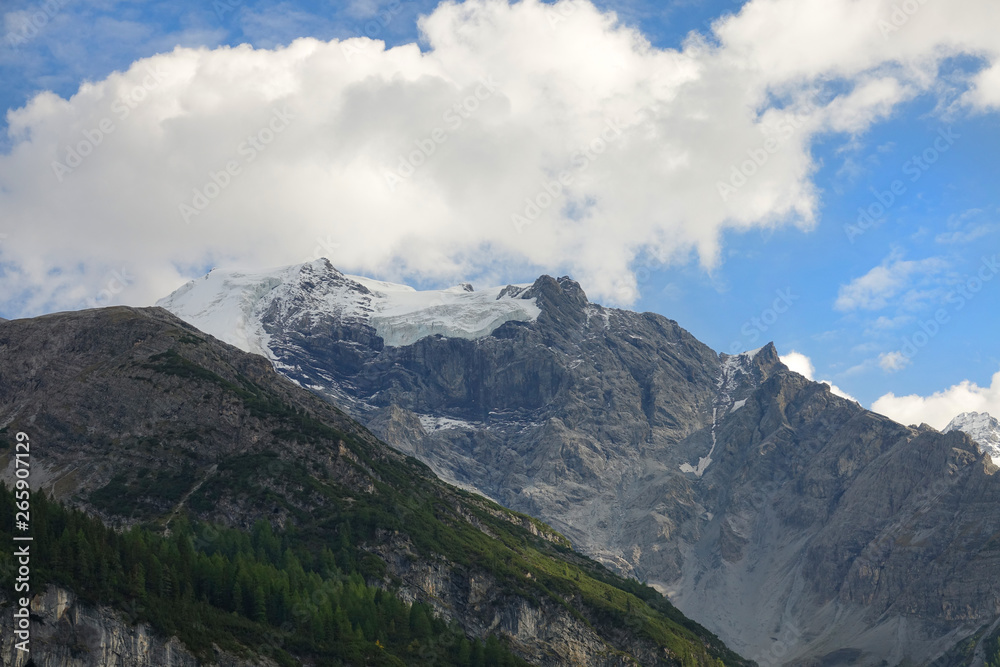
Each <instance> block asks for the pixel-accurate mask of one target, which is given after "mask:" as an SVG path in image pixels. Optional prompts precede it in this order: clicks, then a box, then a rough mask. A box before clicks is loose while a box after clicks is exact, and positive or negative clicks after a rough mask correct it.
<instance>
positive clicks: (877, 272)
mask: <svg viewBox="0 0 1000 667" xmlns="http://www.w3.org/2000/svg"><path fill="white" fill-rule="evenodd" d="M945 268H947V263H946V262H945V261H944V260H942V259H940V258H938V257H928V258H927V259H921V260H904V259H903V258H902V256H901V254H900V253H898V252H893V253H892V254H891V255H889V257H887V258H886V259H885V260H884V261H883V262H882V263H881V264H880V265H879V266H876V267H874V268H873V269H872V270H871V271H869V272H868V273H866V274H865V275H863V276H861V277H859V278H855V279H854V280H852V281H851V282H850V283H848V284H847V285H841V287H840V291H839V292H838V294H837V301H836V302H835V303H834V307H835V308H836V309H837V310H841V311H852V310H881V309H883V308H885V307H886V306H888V305H889V302H890V301H891V300H892V299H893V298H894V297H897V296H900V295H902V303H903V304H904V305H909V306H914V305H918V304H919V303H920V302H922V301H924V300H926V299H927V298H928V296H932V293H931V292H928V291H921V290H918V289H914V288H915V287H917V286H919V285H922V284H926V281H927V280H928V279H929V278H932V277H933V276H935V275H937V274H939V273H940V272H941V271H943V270H944V269H945Z"/></svg>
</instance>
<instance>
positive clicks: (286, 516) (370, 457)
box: [0, 308, 745, 667]
mask: <svg viewBox="0 0 1000 667" xmlns="http://www.w3.org/2000/svg"><path fill="white" fill-rule="evenodd" d="M0 358H2V359H3V363H2V364H0V429H8V430H9V431H10V432H16V431H18V430H24V431H29V432H30V435H31V443H32V444H31V477H30V482H31V485H32V488H33V489H39V488H42V489H44V490H45V491H46V492H47V493H50V494H53V495H55V496H56V497H57V498H58V499H60V500H63V501H65V502H67V503H70V504H72V505H74V506H76V507H78V508H81V509H84V510H86V511H88V512H90V513H92V514H95V515H97V516H100V517H101V518H102V519H103V520H104V521H105V522H106V523H108V524H111V525H117V526H124V525H131V524H134V523H137V522H139V521H144V522H149V524H151V525H157V526H164V527H165V528H166V527H169V526H168V524H169V521H170V519H171V518H172V517H174V516H177V515H178V514H179V513H181V512H184V513H186V514H188V515H189V516H191V517H193V518H196V519H199V520H203V521H211V522H213V523H217V524H222V525H226V526H231V527H238V528H243V529H248V528H249V527H251V526H252V525H253V524H254V522H255V521H257V520H258V519H261V518H264V519H267V520H269V521H270V522H271V523H272V525H275V526H286V525H289V524H291V525H298V526H300V527H301V526H302V525H303V524H307V526H306V529H308V530H320V529H321V528H323V526H324V525H325V524H326V522H328V521H329V520H330V517H331V516H335V512H336V509H337V507H342V506H348V505H350V506H355V504H357V505H358V506H364V507H375V508H376V509H377V508H378V506H377V505H375V504H374V502H375V501H373V500H370V499H372V498H380V497H387V498H392V499H394V500H392V507H393V509H394V511H395V512H397V513H398V514H399V515H400V517H401V525H400V526H399V527H398V528H395V529H393V530H387V529H382V528H380V529H379V530H380V531H382V533H383V534H381V535H379V536H377V537H378V539H375V540H372V541H370V542H369V541H362V542H359V544H358V546H359V548H362V549H365V550H367V551H368V552H369V553H370V554H375V555H376V556H377V557H378V559H380V560H382V561H383V562H384V564H385V566H386V575H385V578H384V579H379V580H377V581H376V583H379V584H380V585H384V586H386V587H387V588H390V589H392V590H396V587H397V586H398V591H399V593H400V595H401V597H404V599H407V600H421V601H422V602H425V603H427V604H429V605H432V606H433V607H434V608H435V610H436V611H437V612H438V613H439V614H440V615H441V616H442V617H444V618H447V619H454V620H455V621H457V622H458V623H459V624H460V626H461V627H462V628H463V630H464V632H465V633H466V634H468V635H469V636H473V637H482V638H485V637H486V636H487V635H489V634H496V635H498V636H499V637H501V638H503V640H504V641H506V642H507V643H508V644H509V645H510V646H511V648H512V649H513V650H514V651H516V652H517V653H518V654H519V655H521V656H522V657H524V658H525V659H527V660H529V661H530V662H531V663H532V664H538V665H551V666H554V667H555V666H563V665H574V666H576V665H586V666H588V667H619V666H625V665H636V664H644V665H665V666H666V665H677V664H681V659H682V657H683V658H686V659H691V656H695V658H696V659H697V660H698V663H697V664H716V663H715V660H714V657H713V656H720V655H721V656H724V657H726V660H727V664H731V665H741V664H745V663H744V662H743V661H742V660H740V659H739V658H738V657H737V656H734V655H732V654H731V653H730V652H729V651H727V650H725V647H722V646H721V643H720V642H719V641H718V639H717V638H715V637H713V636H711V635H710V634H709V633H707V632H706V631H705V630H704V629H703V628H700V627H698V626H697V625H696V624H694V623H691V622H690V621H688V620H687V619H685V618H683V617H682V616H681V615H680V614H679V613H677V612H676V610H675V609H672V608H670V607H669V605H668V604H666V602H665V601H662V600H659V601H658V602H657V604H661V605H662V607H657V610H656V611H654V610H653V609H652V608H648V609H647V608H645V607H643V609H645V611H644V612H642V613H644V614H647V615H649V617H652V618H656V619H659V621H660V622H661V623H662V625H660V626H651V627H660V628H669V631H664V632H665V634H663V635H662V636H661V637H660V638H657V637H652V638H651V637H650V635H649V634H648V633H646V632H645V626H644V625H643V621H642V620H638V621H637V618H638V615H637V614H636V615H629V614H617V615H615V614H612V613H611V611H613V608H610V607H607V606H606V605H605V602H610V601H611V600H612V597H606V596H604V595H601V593H600V592H598V593H594V591H601V590H602V586H603V585H604V584H607V580H612V579H614V577H613V576H612V575H611V573H610V572H608V571H607V570H605V569H604V568H601V567H599V566H597V565H596V564H595V563H593V562H590V561H586V560H585V559H583V558H582V557H581V556H580V555H579V554H577V553H575V552H572V551H571V550H569V549H568V542H567V541H566V539H565V538H564V537H562V536H560V535H558V534H557V533H555V532H554V531H552V529H551V528H549V527H547V526H544V525H542V524H541V523H540V522H537V521H535V520H533V519H530V518H528V517H526V516H523V515H516V514H514V513H512V512H510V511H509V510H506V509H503V508H501V507H500V506H498V505H496V504H494V503H490V502H488V501H486V500H484V499H483V498H481V497H479V496H474V495H472V494H467V493H463V492H460V491H459V490H457V489H453V488H451V487H449V486H447V485H444V484H442V483H441V482H440V481H439V480H438V479H437V478H435V477H434V476H433V474H432V473H431V472H430V471H429V470H428V469H427V468H426V466H424V465H422V464H420V463H419V462H417V461H415V460H413V459H411V458H408V457H405V456H403V455H402V454H401V453H400V452H399V451H397V450H395V449H393V448H391V447H389V446H386V445H385V444H384V443H382V442H379V441H378V440H377V439H376V438H375V436H373V435H372V434H371V433H370V432H369V431H368V430H366V429H365V428H363V427H362V426H361V425H359V424H358V423H357V422H355V421H354V420H352V419H350V418H349V417H348V416H347V415H345V414H344V413H343V412H341V411H340V410H339V409H337V408H335V407H334V406H332V405H330V404H329V403H328V402H326V401H323V400H321V399H320V398H318V397H316V396H315V395H313V394H310V393H309V392H307V391H304V390H303V389H301V388H299V387H296V386H294V385H293V384H292V383H291V382H289V381H288V380H287V379H286V378H283V377H281V376H280V375H279V374H277V373H276V372H275V371H274V369H273V368H272V367H271V364H270V363H269V362H268V361H267V360H265V359H264V358H262V357H259V356H255V355H249V354H246V353H244V352H241V351H239V350H237V349H236V348H234V347H231V346H229V345H225V344H222V343H220V342H219V341H216V340H213V339H211V338H210V337H209V336H206V335H204V334H202V333H201V332H198V331H196V330H195V329H193V328H192V327H190V326H188V325H186V324H185V323H184V322H182V321H181V320H179V319H177V318H176V317H174V316H172V315H170V314H169V313H168V312H166V311H164V310H162V309H158V308H152V309H133V308H109V309H96V310H89V311H82V312H78V313H62V314H56V315H49V316H45V317H41V318H35V319H31V320H19V321H16V322H9V323H6V324H4V325H2V326H0ZM518 372H523V373H530V372H531V371H530V369H525V370H522V371H518ZM508 381H509V380H508ZM446 384H447V383H445V382H444V381H441V382H440V385H439V386H441V387H444V386H445V385H446ZM439 391H440V392H441V393H442V394H445V393H446V392H445V390H444V389H440V390H439ZM509 400H510V401H512V402H513V401H516V400H518V399H517V397H515V396H513V394H511V395H510V396H509ZM531 400H537V399H531ZM392 410H397V412H395V413H394V412H393V411H392ZM382 414H383V416H384V417H386V419H387V424H389V425H390V426H391V428H395V429H398V430H399V431H400V432H401V433H402V432H406V431H408V430H412V429H422V428H424V427H423V425H422V424H421V421H420V419H419V418H416V417H415V416H414V415H413V413H412V412H407V411H404V410H402V409H395V408H386V409H385V410H384V411H382ZM307 415H308V419H307V418H306V416H307ZM295 424H311V425H312V426H311V428H312V429H313V431H307V430H305V427H301V428H300V430H295V428H294V427H295ZM321 426H322V429H321V428H320V427H321ZM317 429H318V430H317ZM316 433H320V434H321V435H315V434H316ZM310 434H312V435H310ZM7 440H9V438H5V441H4V443H0V444H3V445H6V444H7V442H6V441H7ZM599 472H600V471H599V469H598V467H597V466H595V467H594V469H593V471H592V472H591V473H590V474H591V475H593V476H594V478H597V477H598V476H599ZM116 476H122V480H121V482H120V484H119V488H120V489H123V490H122V491H120V492H119V495H118V496H116V497H113V498H108V497H107V496H106V495H105V496H102V495H100V494H95V493H94V492H95V491H97V490H100V489H103V488H106V487H107V485H109V482H111V480H113V479H115V477H116ZM151 478H152V479H161V478H162V479H168V480H172V481H173V483H171V484H170V485H169V489H167V490H164V489H160V490H156V491H154V490H152V489H150V488H149V487H150V486H151V485H150V484H148V483H145V482H141V481H139V480H142V479H146V480H148V479H151ZM14 479H15V461H14V458H13V450H12V448H10V447H7V446H5V447H0V481H3V482H5V483H6V484H8V485H10V484H11V482H12V481H13V480H14ZM554 483H555V482H553V484H554ZM397 493H398V494H399V495H395V494H397ZM431 498H433V501H431V500H430V499H431ZM369 502H371V503H373V504H372V505H371V506H369V505H366V504H365V503H369ZM386 502H389V501H386ZM420 503H426V507H428V508H431V507H432V508H433V512H432V513H431V514H432V516H433V517H434V519H433V523H432V525H431V527H430V528H427V529H426V530H425V532H424V533H423V539H424V540H425V543H424V544H423V545H422V546H420V547H416V546H415V544H416V543H417V541H418V537H416V535H417V534H416V533H415V532H414V533H410V532H408V529H409V530H414V531H415V530H416V529H414V528H412V526H409V525H407V523H406V519H405V517H407V516H411V517H412V516H414V515H415V510H414V509H413V506H415V507H416V508H417V509H418V510H419V509H421V507H422V506H421V504H420ZM421 511H423V510H421ZM427 512H431V510H430V509H428V510H427ZM373 514H374V511H373ZM429 520H430V519H421V521H429ZM498 524H499V525H500V526H501V528H498ZM510 526H513V527H512V528H510ZM460 529H461V530H463V531H467V532H465V533H459V532H458V531H459V530H460ZM438 531H440V532H441V534H442V536H443V537H442V545H444V546H439V547H435V546H427V544H426V540H427V535H428V534H433V535H434V537H435V538H436V537H437V536H438ZM452 531H454V532H452ZM505 531H506V532H505ZM470 533H471V534H474V535H475V538H476V539H479V540H483V539H485V538H483V535H485V536H486V538H490V539H493V540H495V541H494V542H493V543H492V546H487V547H484V549H485V554H486V555H487V556H488V555H489V554H490V553H492V552H491V551H490V549H496V550H497V552H498V553H500V552H503V553H506V552H504V551H503V550H504V549H513V551H510V553H511V554H513V555H512V556H511V558H512V560H509V561H507V560H505V561H504V563H508V562H509V563H515V562H517V563H519V562H521V561H519V560H517V559H518V558H521V556H520V555H517V554H520V553H521V551H518V550H521V549H523V550H525V551H523V553H524V554H525V555H524V558H525V560H524V563H526V564H527V563H529V562H530V565H526V566H525V567H524V568H523V569H524V571H522V567H521V566H518V568H517V570H516V571H511V570H509V568H506V566H504V567H501V565H499V564H497V563H487V562H481V561H485V560H486V558H475V559H473V558H472V556H470V555H468V554H469V553H478V552H465V551H461V552H459V551H457V547H454V549H456V550H455V551H447V549H452V548H453V547H452V546H451V545H454V544H456V543H458V542H459V541H460V535H464V536H465V537H464V538H462V539H471V538H469V534H470ZM500 533H503V534H502V535H500V536H499V537H498V535H499V534H500ZM316 534H317V535H321V536H324V539H329V538H330V536H331V533H328V532H318V533H316ZM500 539H502V540H504V542H503V546H501V542H500ZM508 542H509V544H510V545H512V546H508V545H507V544H508ZM535 542H538V543H539V544H541V545H542V546H541V547H534V546H532V547H531V549H533V551H531V552H530V554H529V552H528V551H527V549H529V543H530V544H531V545H534V543H535ZM519 545H520V546H519ZM449 554H451V555H449ZM455 554H458V555H457V556H456V555H455ZM529 556H530V560H529ZM498 563H499V561H498ZM569 566H572V567H574V568H576V569H575V570H573V571H574V572H576V578H575V580H570V578H569V577H570V574H569V573H570V571H571V570H569V569H567V568H568V567H569ZM536 568H537V569H536ZM529 569H530V570H534V571H535V573H534V574H533V573H532V571H528V570H529ZM589 573H595V574H593V575H591V574H589ZM590 576H593V577H602V579H600V581H598V580H597V579H596V578H594V579H591V578H588V577H590ZM504 577H506V579H504ZM511 577H514V578H515V579H516V580H515V582H514V583H513V584H512V583H511ZM581 577H582V578H581ZM605 578H606V579H607V580H606V579H605ZM573 581H575V582H583V583H580V584H574V583H573ZM553 582H554V583H553ZM599 583H600V584H601V585H598V584H599ZM619 583H623V582H619ZM535 584H537V585H538V586H541V587H543V588H538V587H537V586H535V587H533V585H535ZM549 585H551V586H553V589H555V587H556V586H559V588H558V590H560V591H562V592H563V594H564V595H566V596H567V597H566V598H558V599H556V598H551V596H548V595H538V594H537V591H538V590H543V591H547V590H548V589H547V588H544V587H546V586H549ZM584 585H586V586H588V587H589V589H588V590H584V588H583V586H584ZM609 585H610V584H609ZM627 586H628V587H630V586H631V585H630V584H628V585H627ZM615 590H616V591H618V592H620V593H621V594H622V595H624V592H623V591H622V590H621V589H620V588H616V589H615ZM605 592H606V593H607V594H608V595H611V594H612V591H611V590H605ZM587 595H590V596H594V595H599V596H601V597H600V600H603V601H604V602H600V603H599V604H597V603H595V601H594V599H590V598H587V597H586V596H587ZM572 596H575V597H572ZM623 599H624V598H623ZM636 600H638V598H636ZM622 604H625V603H624V602H623V603H622ZM628 604H629V605H631V604H632V603H631V602H629V603H628ZM34 605H35V611H36V615H37V616H38V619H36V623H34V624H33V627H36V628H37V627H41V630H37V629H36V634H35V635H34V639H33V642H32V648H33V653H32V656H33V657H34V659H35V664H36V665H44V666H45V667H56V666H58V667H84V666H86V667H91V666H93V667H112V666H115V667H118V666H121V667H124V666H125V665H129V666H131V665H143V666H144V665H150V666H152V665H157V666H160V665H182V666H185V667H186V666H187V665H193V664H197V663H196V662H191V660H192V656H191V655H190V654H189V653H188V652H187V651H185V650H183V647H181V646H180V645H179V644H178V642H177V641H176V640H170V639H169V638H164V637H154V636H152V634H151V633H150V631H149V629H148V628H147V627H146V626H142V625H139V626H133V625H131V624H130V623H128V622H127V621H126V620H124V619H122V618H121V617H120V616H117V615H116V614H115V613H114V612H113V611H112V610H109V609H103V608H92V607H88V606H86V605H82V604H78V603H77V602H76V601H75V600H73V599H72V596H68V595H67V593H66V592H65V591H58V590H55V589H49V591H48V592H47V593H45V594H44V595H42V596H39V597H37V598H36V599H35V601H34ZM608 609H611V611H608ZM628 609H629V610H631V607H629V608H628ZM12 613H13V612H12V610H11V608H10V607H9V606H6V607H5V601H4V600H2V599H0V619H2V618H3V617H4V616H6V617H7V619H8V620H7V621H5V622H4V624H3V626H2V628H3V629H0V633H2V634H0V639H2V641H3V642H6V643H4V644H3V645H2V646H0V648H2V650H3V657H2V658H0V660H6V662H3V663H2V664H4V665H5V666H6V665H16V667H27V665H26V664H25V662H24V661H23V660H22V659H21V658H16V657H13V656H15V655H16V653H15V652H14V651H13V650H12V649H11V647H10V643H9V638H8V635H7V631H6V629H7V628H10V627H11V624H10V623H9V622H8V621H10V620H11V618H10V615H11V614H12ZM616 613H617V612H616ZM623 619H624V620H623ZM636 622H637V623H638V624H637V625H635V626H634V627H633V626H631V625H628V624H629V623H636ZM664 637H665V638H666V639H664ZM667 640H669V641H667ZM671 649H673V650H676V651H678V652H677V653H674V652H672V651H671ZM36 651H37V652H36ZM216 659H217V662H218V663H219V664H220V665H225V666H226V667H229V665H233V667H235V665H242V664H256V663H252V662H246V663H241V662H238V661H233V660H230V658H229V657H227V656H225V655H221V654H220V655H218V656H216ZM17 660H21V662H17ZM227 660H228V661H229V662H227ZM428 664H429V663H428ZM685 664H691V663H690V662H687V663H685Z"/></svg>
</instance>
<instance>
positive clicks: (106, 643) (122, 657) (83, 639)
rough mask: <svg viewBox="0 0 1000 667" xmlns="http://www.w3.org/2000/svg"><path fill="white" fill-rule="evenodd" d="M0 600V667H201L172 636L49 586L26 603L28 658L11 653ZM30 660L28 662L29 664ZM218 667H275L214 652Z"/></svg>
mask: <svg viewBox="0 0 1000 667" xmlns="http://www.w3.org/2000/svg"><path fill="white" fill-rule="evenodd" d="M9 603H10V601H9V600H6V599H3V598H0V608H2V610H3V611H2V613H0V617H2V618H3V628H4V633H3V634H2V635H0V665H2V666H3V667H27V666H28V665H29V664H31V665H34V666H35V667H199V665H202V664H204V662H203V661H199V660H198V659H197V658H196V657H195V656H194V655H192V654H191V652H190V651H188V650H187V649H186V648H185V647H184V645H183V644H182V643H181V642H180V641H178V640H177V638H176V637H172V638H170V639H166V640H165V639H163V638H162V637H160V636H158V635H157V633H156V632H154V631H153V630H152V629H151V628H150V627H149V626H148V625H146V624H143V623H139V624H135V623H133V622H131V621H130V620H129V619H128V618H127V617H126V616H125V615H124V614H123V613H122V612H121V611H118V610H115V609H111V608H109V607H94V606H91V605H87V604H83V603H81V602H80V601H78V600H77V599H76V596H75V595H73V593H72V592H70V591H67V590H66V589H64V588H60V587H58V586H49V587H48V588H47V589H46V590H45V592H44V593H41V594H38V595H35V596H34V597H33V598H32V601H31V613H32V615H33V619H32V620H33V621H34V622H33V623H32V636H31V641H30V644H29V646H30V649H31V650H30V653H26V652H23V651H18V650H15V648H14V642H15V638H14V637H13V636H12V635H11V633H9V632H7V629H8V628H12V627H13V620H14V618H13V614H14V610H13V607H11V606H8V604H9ZM29 661H30V663H29ZM214 663H215V664H216V665H218V667H276V663H274V662H273V661H271V660H268V659H266V658H264V659H259V658H254V659H248V658H238V657H236V656H233V655H229V654H227V653H225V652H224V651H222V650H216V652H215V656H214Z"/></svg>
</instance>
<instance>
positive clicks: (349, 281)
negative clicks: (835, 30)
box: [156, 259, 541, 359]
mask: <svg viewBox="0 0 1000 667" xmlns="http://www.w3.org/2000/svg"><path fill="white" fill-rule="evenodd" d="M508 287H510V286H503V287H492V288H487V289H481V290H474V289H473V287H472V285H470V284H468V283H462V284H460V285H456V286H454V287H449V288H447V289H443V290H426V291H419V290H416V289H414V288H412V287H410V286H408V285H397V284H395V283H389V282H384V281H381V280H373V279H371V278H364V277H361V276H351V275H346V274H343V273H341V272H340V271H338V270H337V269H335V268H334V267H333V266H332V265H331V264H330V262H329V261H328V260H326V259H320V260H316V261H314V262H309V263H306V264H299V265H295V266H287V267H280V268H276V269H271V270H266V271H259V272H243V271H220V270H213V271H212V272H210V273H209V274H208V275H206V276H204V277H202V278H198V279H196V280H192V281H191V282H189V283H187V284H186V285H184V286H183V287H181V288H180V289H178V290H177V291H175V292H174V293H173V294H171V295H170V296H168V297H166V298H164V299H161V300H160V301H158V302H157V304H156V305H158V306H162V307H163V308H166V309H167V310H169V311H170V312H172V313H174V314H175V315H177V316H178V317H180V318H181V319H183V320H185V321H187V322H189V323H191V324H193V325H194V326H196V327H198V328H199V329H201V330H202V331H205V332H206V333H209V334H212V335H213V336H215V337H216V338H218V339H220V340H223V341H225V342H227V343H230V344H231V345H235V346H236V347H239V348H240V349H242V350H245V351H248V352H254V353H256V354H263V355H264V356H267V357H269V358H272V359H273V358H274V357H273V354H272V352H271V350H270V349H269V336H268V334H267V332H266V331H265V330H264V327H263V325H262V324H261V323H262V320H263V319H264V315H265V314H271V315H274V314H275V313H277V314H279V315H280V316H281V319H282V321H284V322H285V323H286V324H291V323H294V321H295V320H298V319H305V318H312V317H314V316H317V315H334V316H336V317H337V318H339V319H340V320H342V321H345V322H348V321H350V322H357V323H363V324H368V325H370V326H371V327H373V328H374V329H375V331H376V333H378V335H379V336H380V337H381V338H382V339H383V342H384V344H385V345H388V346H394V347H401V346H404V345H411V344H413V343H415V342H416V341H418V340H420V339H421V338H424V337H426V336H433V335H436V334H440V335H442V336H445V337H448V338H467V339H474V338H479V337H482V336H488V335H489V334H491V333H492V332H493V331H494V330H496V329H497V327H499V326H500V325H502V324H504V323H505V322H510V321H521V322H525V321H532V320H534V319H536V318H537V317H538V315H539V313H540V312H541V311H540V310H539V308H538V306H537V305H536V303H535V299H524V298H521V297H520V295H521V294H522V292H523V291H524V288H525V287H527V286H517V287H518V288H519V289H508Z"/></svg>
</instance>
